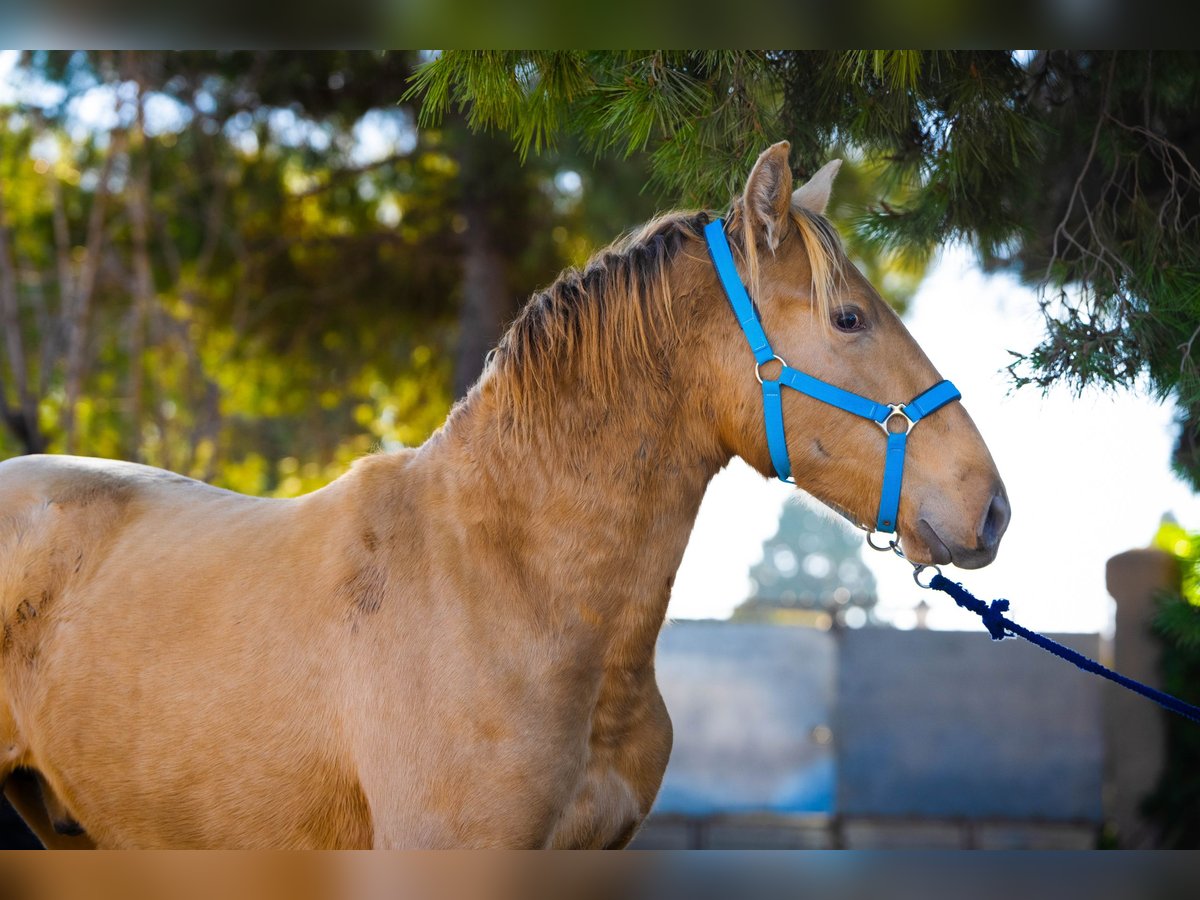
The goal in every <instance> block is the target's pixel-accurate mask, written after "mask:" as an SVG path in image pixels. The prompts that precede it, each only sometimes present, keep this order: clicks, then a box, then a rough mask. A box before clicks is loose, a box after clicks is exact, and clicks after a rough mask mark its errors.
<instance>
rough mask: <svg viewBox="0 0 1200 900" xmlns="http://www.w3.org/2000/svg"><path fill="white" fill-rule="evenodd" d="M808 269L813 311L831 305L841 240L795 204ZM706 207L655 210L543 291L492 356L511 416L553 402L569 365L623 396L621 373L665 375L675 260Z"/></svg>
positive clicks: (732, 220)
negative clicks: (659, 212)
mask: <svg viewBox="0 0 1200 900" xmlns="http://www.w3.org/2000/svg"><path fill="white" fill-rule="evenodd" d="M741 206H742V203H741V200H738V201H736V202H735V203H734V204H733V206H732V207H731V208H730V210H729V212H728V213H727V215H726V217H725V218H726V231H727V234H728V235H729V238H730V246H731V247H732V249H733V253H734V255H735V256H736V257H738V258H739V259H740V261H741V262H742V264H743V266H744V268H745V270H746V271H747V272H748V274H749V276H750V277H749V281H750V283H749V285H748V288H749V289H750V292H751V296H752V297H758V296H761V292H760V291H759V290H758V287H759V254H760V253H761V249H760V248H759V247H757V246H756V242H755V241H754V240H753V239H752V238H751V235H750V232H749V226H748V223H747V217H746V216H745V215H744V214H743V212H742V209H741ZM792 220H793V222H794V223H795V225H796V227H797V230H798V231H799V234H800V237H801V240H802V241H803V243H804V249H805V252H806V254H807V255H808V258H809V265H810V269H811V271H812V295H813V298H814V308H815V309H816V311H817V312H819V313H820V314H821V315H820V318H821V320H823V321H824V322H825V323H828V321H829V317H828V315H827V313H828V310H829V309H830V308H831V307H832V305H833V298H834V296H835V294H836V291H837V288H838V287H839V285H840V282H841V279H842V277H843V276H842V270H841V265H840V259H841V257H842V250H841V241H840V239H839V238H838V236H837V232H836V230H835V229H834V227H833V225H832V224H830V222H829V221H828V220H827V219H825V218H824V217H823V216H819V215H817V214H815V213H811V212H809V211H807V210H803V209H797V208H793V209H792ZM710 221H711V216H710V215H709V214H708V213H707V212H688V211H684V212H672V213H667V214H665V215H660V216H657V217H655V218H653V219H651V220H650V221H649V222H647V223H646V224H645V225H643V226H642V227H641V228H638V229H636V230H634V231H632V232H629V233H628V234H625V235H623V236H621V237H619V238H618V239H617V240H615V241H614V242H613V243H611V244H610V245H608V246H607V247H605V248H603V249H601V250H599V251H597V252H596V253H594V254H593V255H592V256H591V258H590V259H589V260H588V262H587V263H586V264H585V265H584V267H583V268H582V269H577V268H574V267H571V268H567V269H565V270H564V271H563V272H562V273H561V274H560V275H559V276H558V278H557V279H555V281H554V283H553V284H551V285H550V286H549V287H547V288H545V289H543V290H540V291H537V292H535V293H534V294H533V296H532V297H530V299H529V301H528V302H527V303H526V304H525V306H524V307H523V308H522V309H521V311H520V312H519V313H518V314H517V317H516V319H515V320H514V321H513V323H512V325H511V326H510V327H509V329H508V331H507V332H506V333H505V334H504V336H503V337H502V338H501V339H500V343H499V345H498V346H497V347H496V349H495V350H494V351H493V352H492V354H490V355H489V361H488V364H487V366H486V369H485V377H486V376H487V375H489V374H492V373H495V374H500V375H502V376H504V377H503V381H504V384H505V388H506V390H505V392H504V393H505V395H506V396H507V400H508V405H509V406H510V407H511V412H512V414H513V421H516V422H520V421H526V422H528V421H530V415H531V413H533V412H534V411H535V406H536V404H537V403H538V402H539V398H542V399H543V400H548V399H549V398H550V397H551V396H552V394H553V390H552V388H553V386H554V385H555V384H556V383H557V382H558V381H559V378H560V376H561V375H562V374H563V373H564V372H565V371H567V370H568V368H569V369H570V371H571V373H572V374H573V375H574V376H575V377H576V379H577V382H578V388H577V389H579V390H583V391H587V392H589V393H591V394H593V395H595V396H597V397H599V398H600V399H602V400H605V401H609V402H611V401H613V400H615V399H617V397H618V395H619V391H620V389H621V384H622V373H623V372H624V371H625V369H626V368H627V367H628V366H629V365H636V366H639V367H641V368H642V369H643V370H645V371H646V372H648V373H649V374H651V376H658V377H661V378H662V379H664V380H665V378H666V375H667V372H668V368H667V366H666V365H664V356H665V353H666V351H668V349H669V342H670V340H671V339H672V338H674V337H676V336H677V335H678V334H679V327H678V321H677V318H676V314H677V312H678V311H677V309H676V307H675V295H676V294H677V293H682V292H683V291H680V290H679V288H678V287H676V288H675V289H674V290H673V289H672V285H671V283H670V280H669V278H668V273H669V270H670V264H671V262H672V261H673V260H674V258H675V257H676V256H677V255H678V254H679V252H680V249H681V248H682V247H684V246H685V245H687V244H688V243H689V242H691V241H700V242H703V240H704V234H703V232H704V226H705V225H707V224H708V223H709V222H710Z"/></svg>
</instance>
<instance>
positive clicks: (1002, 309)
mask: <svg viewBox="0 0 1200 900" xmlns="http://www.w3.org/2000/svg"><path fill="white" fill-rule="evenodd" d="M835 191H836V187H835ZM905 324H906V325H907V326H908V328H909V330H910V331H911V332H912V334H913V336H914V337H915V338H916V340H917V342H918V343H919V344H920V345H921V346H922V348H923V349H924V350H925V352H926V353H927V354H928V355H929V357H930V359H931V360H933V363H934V365H935V366H937V368H938V370H939V372H940V373H941V374H942V377H944V378H949V379H950V380H951V381H953V382H954V383H955V384H956V385H957V386H958V388H959V390H960V391H962V395H963V403H964V405H965V406H966V408H967V411H968V412H970V414H971V417H972V418H973V419H974V420H975V424H976V425H977V426H978V428H979V430H980V432H981V433H982V435H983V438H984V440H985V441H986V442H987V444H988V447H989V449H990V450H991V452H992V456H993V457H994V459H995V460H996V465H997V467H998V468H999V470H1000V476H1001V477H1002V478H1003V479H1004V483H1005V486H1006V487H1007V489H1008V495H1009V499H1010V500H1011V502H1012V510H1013V512H1012V522H1011V523H1010V525H1009V527H1008V532H1007V534H1006V535H1005V538H1004V540H1003V542H1002V543H1001V546H1000V552H999V555H998V556H997V559H996V561H995V562H994V563H993V564H992V565H991V566H989V567H987V568H985V569H978V570H971V571H968V570H960V569H956V568H954V567H953V566H948V567H946V568H945V574H946V575H947V576H948V577H950V578H952V579H953V580H955V581H961V582H962V583H963V584H964V585H965V586H966V587H967V589H968V590H970V591H971V592H972V593H974V594H975V595H976V596H978V597H981V598H983V599H991V598H993V597H1006V598H1008V599H1009V600H1010V601H1011V603H1012V608H1011V613H1012V618H1013V619H1014V621H1016V622H1019V623H1020V624H1022V625H1026V626H1028V627H1030V628H1034V629H1036V630H1043V631H1060V632H1065V631H1079V632H1101V633H1104V634H1110V633H1111V629H1112V618H1113V603H1112V601H1111V599H1110V598H1109V596H1108V593H1107V591H1106V590H1105V586H1104V566H1105V562H1106V561H1107V560H1108V558H1109V557H1111V556H1114V555H1116V554H1117V553H1121V552H1123V551H1125V550H1129V549H1132V548H1135V547H1144V546H1146V545H1147V544H1148V543H1149V542H1150V539H1151V538H1152V537H1153V535H1154V533H1155V531H1156V530H1157V528H1158V524H1159V521H1160V520H1161V518H1162V516H1163V514H1164V513H1167V512H1170V513H1171V514H1173V515H1174V516H1175V518H1176V519H1178V520H1179V522H1180V523H1181V524H1182V525H1184V526H1185V527H1188V528H1191V529H1200V498H1198V497H1196V496H1195V495H1193V494H1192V493H1191V491H1190V490H1189V489H1188V488H1187V487H1186V486H1185V485H1184V484H1183V483H1182V482H1181V481H1179V480H1178V479H1177V478H1175V477H1174V476H1173V475H1172V474H1171V471H1170V453H1171V447H1172V443H1173V435H1174V431H1173V429H1172V427H1171V422H1172V417H1173V408H1172V407H1171V406H1170V404H1167V405H1163V404H1160V403H1158V402H1156V401H1155V400H1154V399H1153V398H1152V397H1151V396H1150V395H1149V394H1148V393H1147V392H1146V391H1145V390H1122V391H1120V392H1118V393H1105V392H1101V391H1099V390H1094V391H1087V392H1085V393H1084V394H1083V396H1082V397H1077V396H1075V394H1074V393H1073V392H1072V391H1070V390H1068V389H1066V388H1056V389H1054V390H1052V391H1051V392H1050V393H1049V394H1048V395H1046V396H1043V394H1042V392H1041V391H1040V389H1038V388H1023V389H1021V390H1019V391H1016V390H1014V389H1013V388H1012V383H1011V380H1010V378H1009V375H1008V373H1007V372H1006V371H1005V367H1006V366H1007V365H1008V363H1009V362H1010V361H1011V359H1012V358H1011V356H1010V355H1009V354H1008V352H1007V351H1009V350H1029V349H1031V348H1032V347H1033V346H1034V345H1035V344H1036V343H1037V342H1038V341H1039V339H1040V337H1041V335H1042V323H1041V320H1040V314H1039V312H1038V305H1037V297H1036V294H1035V293H1034V292H1033V291H1032V290H1031V289H1030V288H1027V287H1025V286H1022V285H1021V284H1020V283H1019V282H1018V281H1017V280H1016V279H1014V278H1012V277H1011V276H1008V275H1003V274H1001V275H985V274H984V273H982V272H981V271H980V270H979V269H978V268H977V267H976V266H975V265H974V264H973V261H972V256H971V254H970V252H969V251H968V250H966V249H965V248H958V247H956V248H951V249H948V250H946V251H944V252H943V254H942V255H941V257H940V259H939V261H938V262H937V263H936V265H935V266H934V268H933V269H932V271H931V272H930V274H929V276H928V277H927V278H926V280H925V282H924V283H923V285H922V286H921V288H920V289H919V291H918V292H917V295H916V296H915V297H914V299H913V301H912V304H911V307H910V311H909V313H908V314H907V315H906V317H905ZM850 387H852V386H850ZM876 399H879V400H887V399H889V398H876ZM918 427H919V426H918ZM788 502H792V503H794V502H809V503H813V502H815V501H813V500H812V499H811V498H807V495H803V494H802V493H801V492H798V491H797V490H796V489H795V488H792V487H790V486H788V485H784V484H781V483H780V482H778V481H767V480H764V479H763V478H762V477H761V476H760V475H758V474H757V473H756V472H754V471H753V470H751V469H750V468H749V467H748V466H747V465H746V464H745V463H742V462H741V461H740V460H735V461H734V462H733V463H732V464H731V465H730V466H729V467H728V468H727V469H726V470H725V471H723V472H721V473H720V474H719V475H717V477H716V478H714V479H713V482H712V484H711V485H710V486H709V489H708V493H707V494H706V495H705V498H704V503H703V505H702V507H701V510H700V516H699V518H698V519H697V521H696V527H695V530H694V531H693V533H692V538H691V542H690V543H689V545H688V549H687V552H686V553H685V555H684V559H683V564H682V566H681V567H680V570H679V573H678V575H677V576H676V579H675V588H674V592H673V594H672V598H671V603H670V607H669V609H668V616H669V617H671V618H675V619H691V618H724V617H726V616H728V615H729V613H730V612H731V611H732V610H733V608H734V607H735V606H737V604H738V603H740V602H741V601H742V600H744V599H746V596H747V593H748V589H749V583H748V579H749V569H750V567H751V566H752V565H753V564H754V563H756V562H758V561H759V560H760V559H761V558H762V543H763V541H764V540H765V539H766V538H768V537H770V536H771V535H772V534H774V532H775V529H776V525H777V523H778V519H779V513H780V510H781V508H782V504H784V503H788ZM828 527H831V528H837V527H844V526H843V525H842V523H841V522H840V521H835V520H833V518H832V514H831V520H830V522H829V525H828ZM864 558H865V561H866V563H867V565H868V566H870V568H871V570H872V572H873V573H874V574H875V577H876V579H877V581H878V588H879V607H878V610H879V613H880V616H881V618H884V619H885V620H888V621H891V622H892V623H893V624H895V625H896V626H898V627H912V625H913V624H914V622H915V616H914V614H913V612H912V609H913V607H914V606H915V604H916V603H918V602H919V601H920V600H921V599H924V600H926V602H928V603H929V604H930V606H931V610H930V613H929V619H928V623H929V627H931V628H939V629H950V630H977V629H978V630H982V626H981V625H980V624H979V620H978V619H977V618H976V617H975V616H974V615H972V614H971V613H968V612H965V611H962V610H960V609H958V608H957V607H956V606H955V605H954V602H953V601H952V600H951V599H950V598H949V597H947V596H946V595H944V594H941V593H938V592H936V591H923V590H921V589H920V588H917V587H916V585H914V584H913V580H912V569H911V567H910V566H909V564H907V563H905V562H904V561H903V560H900V559H898V558H897V557H895V556H893V555H892V554H890V553H875V552H873V551H871V550H866V551H865V553H864Z"/></svg>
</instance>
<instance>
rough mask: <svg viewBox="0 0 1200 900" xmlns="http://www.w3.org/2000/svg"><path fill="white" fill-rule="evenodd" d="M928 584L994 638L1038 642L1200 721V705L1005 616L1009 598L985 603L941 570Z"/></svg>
mask: <svg viewBox="0 0 1200 900" xmlns="http://www.w3.org/2000/svg"><path fill="white" fill-rule="evenodd" d="M929 586H930V587H931V588H933V589H934V590H935V591H941V592H942V593H944V594H949V595H950V596H951V597H953V598H954V602H955V603H957V604H958V605H959V606H961V607H962V608H963V609H968V610H970V611H971V612H973V613H975V615H977V616H979V618H981V619H983V624H984V625H985V626H986V627H987V630H988V633H989V634H990V635H991V636H992V640H993V641H998V640H1001V639H1002V638H1004V637H1006V636H1007V635H1008V634H1014V635H1016V636H1017V637H1023V638H1025V640H1027V641H1029V642H1030V643H1031V644H1037V646H1039V647H1041V648H1042V649H1043V650H1049V651H1050V652H1051V653H1053V654H1054V655H1055V656H1057V657H1058V658H1059V659H1065V660H1066V661H1067V662H1069V663H1074V664H1075V665H1076V666H1078V667H1079V668H1081V669H1083V671H1085V672H1091V673H1092V674H1093V675H1099V676H1100V677H1101V678H1107V679H1108V680H1109V681H1115V682H1116V683H1117V684H1119V685H1121V687H1124V688H1128V689H1129V690H1131V691H1133V692H1134V693H1135V694H1141V695H1142V696H1143V697H1146V698H1148V699H1150V700H1153V701H1154V702H1155V703H1157V704H1158V705H1159V706H1162V707H1164V708H1166V709H1169V710H1170V711H1171V712H1173V713H1178V714H1179V715H1181V716H1183V717H1184V718H1185V719H1191V720H1192V721H1193V722H1196V723H1200V707H1197V706H1192V704H1190V703H1184V702H1183V701H1182V700H1180V699H1179V698H1178V697H1172V696H1171V695H1170V694H1164V693H1163V692H1162V691H1158V690H1155V689H1154V688H1152V687H1149V686H1148V685H1144V684H1142V683H1141V682H1140V681H1134V680H1133V679H1132V678H1127V677H1125V676H1124V675H1122V674H1120V673H1119V672H1114V671H1113V670H1112V669H1109V668H1106V667H1104V666H1102V665H1100V663H1098V662H1096V661H1095V660H1093V659H1088V658H1087V657H1086V656H1084V655H1083V654H1082V653H1076V652H1075V651H1074V650H1072V649H1071V648H1070V647H1064V646H1063V645H1062V644H1060V643H1058V642H1057V641H1052V640H1050V638H1048V637H1045V636H1043V635H1040V634H1038V633H1037V632H1036V631H1030V630H1029V629H1028V628H1022V627H1021V626H1020V625H1018V624H1017V623H1016V622H1014V621H1012V620H1011V619H1008V618H1006V617H1005V615H1004V614H1005V613H1006V612H1008V601H1007V600H993V601H992V602H991V603H990V604H989V603H984V602H983V601H982V600H980V599H979V598H978V597H976V596H975V595H974V594H972V593H971V592H970V591H968V590H967V589H966V588H964V587H963V586H962V585H961V584H958V583H957V582H954V581H951V580H950V579H949V578H946V577H945V576H944V575H942V574H941V573H940V572H939V573H938V574H936V575H934V576H933V578H932V579H931V580H930V582H929Z"/></svg>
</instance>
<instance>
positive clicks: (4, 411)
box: [0, 183, 46, 453]
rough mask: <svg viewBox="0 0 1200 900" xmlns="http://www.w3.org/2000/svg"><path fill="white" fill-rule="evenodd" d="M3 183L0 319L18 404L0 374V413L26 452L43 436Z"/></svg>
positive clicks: (39, 447)
mask: <svg viewBox="0 0 1200 900" xmlns="http://www.w3.org/2000/svg"><path fill="white" fill-rule="evenodd" d="M3 188H4V185H3V183H0V323H2V324H3V327H4V349H5V351H6V353H7V355H8V363H9V367H10V368H11V370H12V380H13V387H14V389H15V390H16V395H17V406H16V407H15V408H14V407H11V406H9V403H8V397H7V396H6V395H5V393H4V392H5V390H6V388H5V385H4V381H3V379H2V378H0V417H3V419H4V424H5V425H6V426H7V427H8V429H9V430H10V431H11V432H12V434H13V436H14V437H15V438H16V439H17V441H19V442H20V444H21V447H22V449H23V450H24V452H25V453H41V452H43V451H44V450H45V449H46V440H45V437H44V436H43V435H42V432H41V429H40V428H39V426H38V404H37V399H36V398H35V397H34V395H33V393H32V392H31V391H30V390H29V368H28V365H27V363H26V361H25V341H24V334H23V331H22V329H21V306H20V298H19V297H18V295H17V269H16V264H15V262H14V260H13V248H12V240H11V235H10V234H9V232H8V224H7V222H6V221H5V215H4V198H3Z"/></svg>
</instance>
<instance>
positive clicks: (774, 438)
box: [704, 219, 962, 533]
mask: <svg viewBox="0 0 1200 900" xmlns="http://www.w3.org/2000/svg"><path fill="white" fill-rule="evenodd" d="M704 239H705V242H706V243H707V245H708V254H709V256H710V257H711V258H712V263H713V267H714V268H715V269H716V271H717V278H718V279H719V280H720V282H721V287H722V288H723V289H724V290H725V296H726V297H727V298H728V299H729V305H730V306H731V307H732V308H733V314H734V316H735V317H736V318H737V321H738V325H740V326H741V329H742V333H743V334H744V335H745V336H746V342H747V343H748V344H749V345H750V350H751V352H752V353H753V354H754V361H755V375H756V377H757V378H758V380H759V381H760V382H761V383H762V393H763V421H764V424H765V426H766V432H767V449H768V450H769V451H770V454H771V465H772V466H773V467H774V468H775V475H776V477H778V478H779V480H780V481H785V482H787V483H788V484H795V483H796V482H795V480H794V479H793V478H792V463H791V459H790V458H789V456H788V450H787V436H786V432H785V431H784V426H783V392H782V389H783V388H785V387H786V388H790V389H792V390H794V391H798V392H800V393H801V394H806V395H807V396H809V397H812V398H813V399H815V400H820V401H821V402H822V403H827V404H829V405H830V406H834V407H837V408H838V409H841V410H844V411H846V412H848V413H851V414H853V415H856V416H859V417H861V418H864V419H870V420H871V421H872V422H875V423H876V424H878V425H879V426H880V428H882V429H883V432H884V434H885V435H887V449H886V451H885V456H884V464H883V489H882V491H881V494H880V498H879V512H878V514H877V515H876V518H875V530H876V531H882V532H886V533H891V532H895V530H896V524H897V522H896V519H897V516H898V514H899V510H900V489H901V486H902V484H903V481H904V456H905V451H906V449H907V446H908V433H909V432H910V431H912V429H913V426H914V425H916V424H917V423H918V422H919V421H921V419H923V418H925V417H926V416H928V415H929V414H930V413H933V412H936V411H937V410H939V409H941V408H942V407H943V406H945V405H946V404H947V403H950V402H951V401H953V400H958V399H959V398H960V397H961V396H962V395H961V394H959V392H958V388H956V387H955V386H954V385H953V384H951V383H950V382H949V381H942V382H939V383H938V384H935V385H934V386H933V387H931V388H930V389H929V390H927V391H925V392H924V393H921V394H919V395H917V396H916V397H914V398H913V399H912V400H910V401H908V403H876V402H875V401H874V400H871V399H869V398H867V397H863V396H861V395H859V394H855V393H853V392H852V391H847V390H846V389H844V388H840V387H837V386H835V385H832V384H830V383H829V382H827V381H822V380H821V379H819V378H814V377H813V376H812V375H809V374H807V373H806V372H801V371H800V370H799V369H793V368H792V367H791V366H789V365H788V364H787V363H786V362H784V360H783V359H782V358H781V357H779V356H778V355H777V354H776V353H775V351H774V350H773V349H772V348H771V342H770V341H769V340H768V339H767V333H766V331H765V330H764V329H763V326H762V320H761V319H760V318H759V316H758V310H757V309H755V307H754V301H753V300H751V299H750V294H749V293H748V292H747V291H746V286H745V285H744V284H742V279H741V277H740V276H739V275H738V271H737V266H736V265H735V264H734V261H733V253H732V252H731V251H730V249H729V241H728V240H727V239H726V237H725V221H724V220H723V219H715V220H714V221H712V222H709V223H708V225H706V226H705V228H704ZM771 360H777V361H778V362H779V363H780V365H781V367H782V368H781V369H780V372H779V374H778V375H776V376H775V377H774V378H764V377H763V375H762V367H763V365H764V364H765V363H768V362H770V361H771ZM893 419H895V420H896V422H895V425H897V426H899V427H896V428H895V429H893V421H892V420H893Z"/></svg>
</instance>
